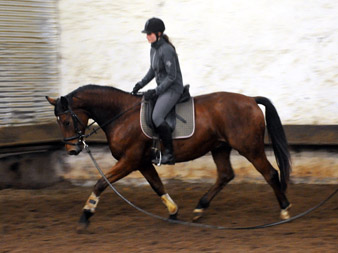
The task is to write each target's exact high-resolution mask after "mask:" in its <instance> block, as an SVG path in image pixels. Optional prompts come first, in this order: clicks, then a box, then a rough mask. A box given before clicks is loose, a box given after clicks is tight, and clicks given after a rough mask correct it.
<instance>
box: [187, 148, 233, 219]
mask: <svg viewBox="0 0 338 253" xmlns="http://www.w3.org/2000/svg"><path fill="white" fill-rule="evenodd" d="M230 152H231V147H229V146H228V145H225V144H224V145H222V146H221V147H219V148H216V149H214V150H212V151H211V154H212V157H213V159H214V162H215V163H216V166H217V180H216V182H215V184H214V185H213V186H212V187H211V188H210V189H209V190H208V192H207V193H206V194H204V195H203V197H202V198H201V199H200V200H199V202H198V204H197V206H196V208H195V210H194V218H193V220H194V221H197V220H198V219H199V218H200V217H202V215H203V212H204V210H205V209H206V208H208V207H209V205H210V202H211V200H212V199H213V198H214V197H215V196H216V195H217V193H219V192H220V191H221V190H222V189H223V187H224V186H225V185H226V184H227V183H229V182H230V181H231V180H232V179H233V178H234V172H233V169H232V167H231V164H230Z"/></svg>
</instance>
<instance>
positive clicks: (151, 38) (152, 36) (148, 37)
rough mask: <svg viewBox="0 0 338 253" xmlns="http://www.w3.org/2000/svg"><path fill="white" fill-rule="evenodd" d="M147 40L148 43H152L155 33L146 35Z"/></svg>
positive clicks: (154, 39)
mask: <svg viewBox="0 0 338 253" xmlns="http://www.w3.org/2000/svg"><path fill="white" fill-rule="evenodd" d="M147 40H148V42H149V43H154V42H155V41H156V40H157V38H156V34H155V33H147Z"/></svg>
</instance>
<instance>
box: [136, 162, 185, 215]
mask: <svg viewBox="0 0 338 253" xmlns="http://www.w3.org/2000/svg"><path fill="white" fill-rule="evenodd" d="M139 171H140V172H141V173H142V175H143V176H144V177H145V179H146V180H147V181H148V183H149V184H150V186H151V187H152V188H153V190H154V191H155V192H156V193H157V195H158V196H159V197H160V198H161V200H162V202H163V204H164V205H165V206H166V207H167V209H168V212H169V219H175V220H176V218H177V214H178V206H177V205H176V203H175V202H174V201H173V200H172V199H171V197H170V196H169V194H168V193H166V191H165V189H164V186H163V183H162V181H161V179H160V177H159V176H158V173H157V171H156V169H155V168H154V166H153V165H152V164H151V163H149V164H147V165H145V166H142V167H141V168H140V169H139Z"/></svg>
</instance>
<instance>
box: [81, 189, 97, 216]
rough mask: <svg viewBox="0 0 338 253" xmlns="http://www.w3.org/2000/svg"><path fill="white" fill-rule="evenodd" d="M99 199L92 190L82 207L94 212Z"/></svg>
mask: <svg viewBox="0 0 338 253" xmlns="http://www.w3.org/2000/svg"><path fill="white" fill-rule="evenodd" d="M99 199H100V198H99V197H97V196H96V195H95V193H94V192H92V194H91V195H90V196H89V198H88V200H87V202H86V205H85V206H84V207H83V209H85V210H89V211H90V212H92V213H94V212H95V209H96V206H97V204H98V203H99Z"/></svg>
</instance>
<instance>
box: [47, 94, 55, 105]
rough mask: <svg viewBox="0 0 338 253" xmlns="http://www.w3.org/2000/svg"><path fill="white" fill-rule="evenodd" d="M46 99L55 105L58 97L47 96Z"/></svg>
mask: <svg viewBox="0 0 338 253" xmlns="http://www.w3.org/2000/svg"><path fill="white" fill-rule="evenodd" d="M46 99H47V101H48V102H49V103H50V104H51V105H54V106H55V105H56V99H54V98H50V97H48V96H46Z"/></svg>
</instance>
